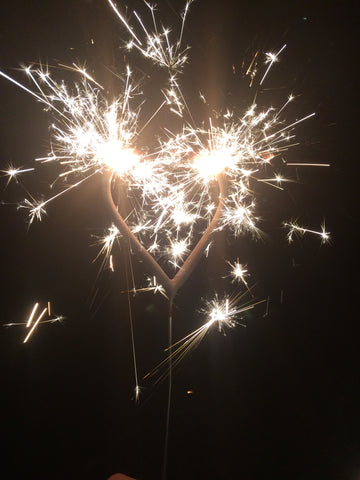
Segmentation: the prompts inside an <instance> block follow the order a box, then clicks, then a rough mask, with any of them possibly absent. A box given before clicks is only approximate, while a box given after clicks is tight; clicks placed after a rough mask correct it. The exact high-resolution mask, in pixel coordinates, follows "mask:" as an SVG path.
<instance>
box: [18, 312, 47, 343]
mask: <svg viewBox="0 0 360 480" xmlns="http://www.w3.org/2000/svg"><path fill="white" fill-rule="evenodd" d="M46 312H47V307H45V308H44V310H43V311H42V312H41V314H40V315H39V316H38V318H37V320H36V321H35V323H34V325H33V326H32V328H31V330H30V332H29V333H28V334H27V335H26V337H25V339H24V342H23V343H26V342H27V341H28V340H29V338H30V337H31V335H32V334H33V332H34V330H35V328H36V327H37V326H38V324H39V323H40V321H41V319H42V318H43V316H44V315H45V313H46Z"/></svg>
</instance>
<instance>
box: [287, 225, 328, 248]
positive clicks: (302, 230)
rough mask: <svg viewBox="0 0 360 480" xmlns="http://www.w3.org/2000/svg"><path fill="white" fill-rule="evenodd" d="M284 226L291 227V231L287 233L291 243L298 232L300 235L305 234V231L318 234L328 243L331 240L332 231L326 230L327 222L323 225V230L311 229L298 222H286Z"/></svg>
mask: <svg viewBox="0 0 360 480" xmlns="http://www.w3.org/2000/svg"><path fill="white" fill-rule="evenodd" d="M284 226H285V227H287V228H289V229H290V230H289V233H288V235H287V238H288V241H289V243H291V242H292V241H293V236H294V234H296V233H299V234H300V235H304V234H305V233H311V234H313V235H318V236H320V237H321V241H322V243H326V242H328V241H329V240H330V233H329V232H327V231H326V229H325V224H323V225H322V226H321V231H317V230H310V229H308V228H303V227H300V226H299V225H297V224H296V223H293V222H290V223H284Z"/></svg>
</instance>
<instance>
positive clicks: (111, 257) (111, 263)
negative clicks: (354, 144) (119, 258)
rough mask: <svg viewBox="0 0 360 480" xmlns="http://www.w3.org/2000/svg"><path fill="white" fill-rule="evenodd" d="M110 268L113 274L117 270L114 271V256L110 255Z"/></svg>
mask: <svg viewBox="0 0 360 480" xmlns="http://www.w3.org/2000/svg"><path fill="white" fill-rule="evenodd" d="M109 267H110V270H111V271H112V272H114V271H115V270H114V262H113V256H112V255H110V258H109Z"/></svg>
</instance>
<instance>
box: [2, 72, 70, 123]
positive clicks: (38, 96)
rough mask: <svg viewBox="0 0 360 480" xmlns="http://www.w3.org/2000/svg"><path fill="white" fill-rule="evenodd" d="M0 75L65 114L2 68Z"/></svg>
mask: <svg viewBox="0 0 360 480" xmlns="http://www.w3.org/2000/svg"><path fill="white" fill-rule="evenodd" d="M0 76H1V77H4V78H6V80H9V82H11V83H13V84H14V85H16V86H17V87H20V88H21V89H22V90H25V92H27V93H30V95H32V96H33V97H35V98H37V99H38V100H39V101H40V102H41V103H45V104H46V105H48V106H49V107H51V108H52V109H53V110H54V111H55V112H56V113H58V114H59V115H61V116H63V114H62V113H61V112H60V110H58V109H57V108H55V107H54V106H53V105H51V104H49V103H48V102H47V101H46V99H45V98H44V97H41V96H40V95H38V94H36V93H35V92H33V91H32V90H30V89H29V88H27V87H25V85H23V84H22V83H20V82H18V81H16V80H15V79H14V78H12V77H9V75H6V73H4V72H2V71H1V70H0Z"/></svg>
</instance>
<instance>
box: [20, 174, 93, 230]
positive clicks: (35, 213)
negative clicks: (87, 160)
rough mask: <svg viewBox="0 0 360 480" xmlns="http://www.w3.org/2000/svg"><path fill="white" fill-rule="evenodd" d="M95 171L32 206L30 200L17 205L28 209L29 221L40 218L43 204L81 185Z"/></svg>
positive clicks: (42, 212) (43, 210) (43, 211)
mask: <svg viewBox="0 0 360 480" xmlns="http://www.w3.org/2000/svg"><path fill="white" fill-rule="evenodd" d="M96 173H98V172H94V173H92V174H91V175H89V176H88V177H86V178H83V179H82V180H80V181H79V182H77V183H75V184H74V185H70V187H68V188H66V189H65V190H62V191H61V192H59V193H57V194H56V195H54V196H53V197H51V198H48V199H47V200H45V201H44V202H41V203H39V204H38V205H36V206H34V205H32V204H31V202H29V201H26V200H25V202H24V203H23V204H21V205H19V208H28V209H30V223H32V222H33V220H34V219H35V218H38V219H39V220H41V215H43V214H44V213H45V209H44V207H45V205H47V204H48V203H50V202H52V201H53V200H55V199H56V198H59V197H61V196H62V195H64V193H66V192H68V191H69V190H72V189H73V188H76V187H78V186H79V185H81V184H82V183H83V182H85V181H86V180H88V179H89V178H90V177H92V176H94V175H95V174H96Z"/></svg>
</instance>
